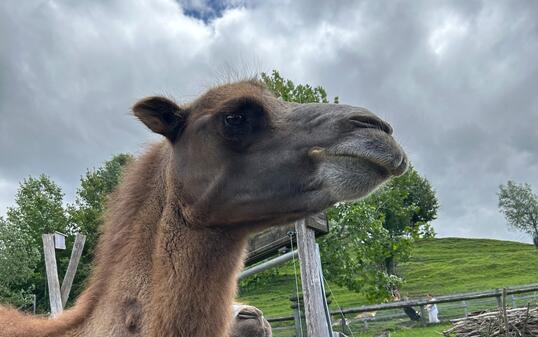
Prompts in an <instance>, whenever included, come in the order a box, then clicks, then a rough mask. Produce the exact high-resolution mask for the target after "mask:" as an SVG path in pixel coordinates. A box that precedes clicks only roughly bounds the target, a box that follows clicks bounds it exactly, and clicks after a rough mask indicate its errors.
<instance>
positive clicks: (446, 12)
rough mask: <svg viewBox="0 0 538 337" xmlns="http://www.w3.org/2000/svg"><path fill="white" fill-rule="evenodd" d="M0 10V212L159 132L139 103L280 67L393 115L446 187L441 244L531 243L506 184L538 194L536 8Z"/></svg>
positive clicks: (345, 5)
mask: <svg viewBox="0 0 538 337" xmlns="http://www.w3.org/2000/svg"><path fill="white" fill-rule="evenodd" d="M317 2H318V3H315V2H313V1H308V0H300V1H297V0H293V1H291V0H289V1H267V0H264V1H261V0H260V1H252V2H242V1H229V2H227V3H219V4H218V5H217V4H216V2H215V1H209V2H204V1H202V0H194V1H186V2H181V1H180V2H177V1H174V0H138V1H130V0H124V1H120V0H118V1H116V0H106V1H105V0H103V1H67V0H66V1H59V0H57V1H54V0H50V1H33V0H32V1H31V0H24V1H20V0H18V1H12V0H3V1H1V2H0V43H1V48H0V117H1V118H0V214H4V213H5V211H6V208H7V207H8V206H9V205H12V204H13V200H14V195H15V193H16V190H17V186H18V184H19V182H20V181H21V180H22V179H23V178H25V177H27V176H29V175H39V174H40V173H45V174H47V175H49V176H51V177H52V178H53V179H54V180H55V181H56V182H57V183H59V184H60V185H61V187H62V189H63V190H64V192H65V193H66V201H67V202H69V201H71V200H72V199H73V194H74V191H75V190H76V188H77V186H78V183H79V179H80V176H81V175H82V174H83V173H84V172H85V171H86V169H87V168H92V167H98V166H100V165H101V164H102V163H103V162H104V161H105V160H107V159H109V158H110V157H111V156H112V155H114V154H117V153H119V152H131V153H137V152H140V150H141V149H142V148H143V146H144V145H145V144H148V143H150V142H152V141H154V140H155V139H157V137H155V136H152V135H151V134H150V133H149V132H148V131H147V130H146V129H145V128H144V127H143V126H142V125H141V124H140V123H138V122H136V121H135V119H134V118H133V117H131V115H130V114H129V107H130V106H131V105H132V104H133V103H134V102H135V100H136V99H137V98H140V97H143V96H147V95H151V94H160V93H164V94H167V95H171V96H173V97H175V98H176V99H177V100H178V101H189V100H191V99H193V98H195V97H196V96H197V95H198V94H200V93H201V92H203V90H204V89H206V88H208V87H209V86H211V85H212V84H214V83H216V82H218V81H222V80H223V78H225V76H226V75H227V74H229V73H231V72H236V73H239V74H243V75H251V74H253V73H255V72H260V71H266V72H268V71H271V70H272V69H278V70H280V72H281V73H282V74H283V75H284V76H285V77H287V78H290V79H292V80H294V81H296V82H300V83H310V84H314V85H322V86H324V87H325V88H326V89H327V91H328V93H329V95H331V96H339V97H340V102H341V103H346V104H352V105H358V106H364V107H367V108H369V109H370V110H372V111H374V112H376V113H377V114H379V115H380V116H382V117H384V118H385V119H387V120H388V121H389V122H390V123H391V124H392V125H393V127H394V129H395V136H396V138H397V139H398V140H399V141H400V142H401V143H402V144H403V146H404V148H405V149H406V150H407V152H408V154H409V156H410V158H411V161H412V162H413V164H414V165H415V167H416V168H417V169H418V170H419V172H421V173H422V174H423V175H425V176H426V177H427V178H428V179H429V180H430V182H431V183H432V184H433V186H434V188H435V189H436V191H437V193H438V197H439V199H440V204H441V209H440V212H439V219H438V220H436V221H435V222H434V226H435V230H436V231H437V233H438V235H439V236H441V237H443V236H461V237H487V238H497V239H510V240H520V241H529V240H528V239H527V238H525V236H524V235H522V234H518V233H514V232H510V231H508V230H507V229H506V224H505V221H504V219H503V217H502V216H501V215H500V214H499V212H498V209H497V195H496V193H497V190H498V186H499V184H501V183H504V182H506V181H507V180H508V179H512V180H516V181H518V182H528V183H530V184H531V185H532V186H533V187H534V189H535V191H538V175H537V173H538V132H537V130H536V129H537V127H538V62H537V60H538V1H532V0H529V1H471V0H464V1H450V2H448V1H447V2H443V1H378V0H372V1H334V2H332V1H317Z"/></svg>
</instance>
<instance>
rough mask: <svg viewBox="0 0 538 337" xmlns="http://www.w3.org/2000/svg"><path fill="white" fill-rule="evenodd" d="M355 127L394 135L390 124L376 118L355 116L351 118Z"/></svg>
mask: <svg viewBox="0 0 538 337" xmlns="http://www.w3.org/2000/svg"><path fill="white" fill-rule="evenodd" d="M349 120H350V121H351V123H352V124H353V125H354V126H357V127H359V128H365V129H378V130H382V131H383V132H385V133H388V134H389V135H392V131H393V130H392V127H391V126H390V125H389V123H387V122H384V121H382V120H381V119H379V118H377V117H375V116H365V115H355V116H352V117H350V118H349Z"/></svg>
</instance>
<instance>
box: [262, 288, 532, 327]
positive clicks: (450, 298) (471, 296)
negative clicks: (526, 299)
mask: <svg viewBox="0 0 538 337" xmlns="http://www.w3.org/2000/svg"><path fill="white" fill-rule="evenodd" d="M537 291H538V283H533V284H527V285H524V286H517V287H510V288H506V294H507V295H515V294H523V293H530V292H537ZM502 295H503V292H502V289H491V290H486V291H480V292H469V293H462V294H453V295H446V296H439V297H437V298H435V299H434V300H431V301H430V300H428V299H422V298H421V299H414V300H409V301H398V302H390V303H383V304H373V305H364V306H360V307H354V308H347V309H342V310H333V311H331V315H332V316H337V315H338V316H342V315H347V314H359V313H364V312H372V311H382V310H390V309H403V308H405V307H424V306H426V305H428V304H438V303H449V302H461V301H469V300H476V299H483V298H497V301H498V303H500V302H499V301H500V298H501V297H502ZM267 320H268V321H269V322H271V323H272V322H285V321H292V320H293V316H283V317H270V318H268V319H267Z"/></svg>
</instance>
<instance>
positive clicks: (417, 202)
mask: <svg viewBox="0 0 538 337" xmlns="http://www.w3.org/2000/svg"><path fill="white" fill-rule="evenodd" d="M261 77H262V80H263V81H264V83H265V84H266V86H267V87H268V88H269V89H270V90H271V91H273V93H274V94H275V95H276V96H277V97H280V98H282V99H283V100H285V101H290V102H297V103H328V102H329V100H328V98H327V92H326V91H325V89H324V88H323V87H321V86H317V87H312V86H310V85H308V84H306V85H302V84H298V85H296V84H295V83H293V82H292V81H290V80H285V79H284V78H283V77H282V76H281V75H280V73H279V72H278V71H276V70H273V72H272V74H271V75H267V74H265V73H262V75H261ZM338 101H339V99H338V97H335V98H334V103H338ZM438 207H439V205H438V202H437V198H436V196H435V192H434V191H433V189H432V187H431V185H430V183H429V182H428V180H427V179H426V178H424V177H422V176H420V174H418V172H417V171H416V170H415V169H414V168H412V167H410V168H409V170H408V171H407V173H406V174H404V175H402V176H400V177H398V178H395V179H392V180H391V181H390V182H389V183H387V184H386V185H385V186H384V187H382V188H381V189H379V190H378V192H376V193H374V194H373V195H372V196H370V197H369V198H367V199H365V200H363V201H359V202H355V203H341V204H339V205H337V206H336V207H334V208H331V209H329V210H328V217H329V221H330V227H331V229H330V233H329V234H328V235H326V236H325V237H323V238H322V239H321V240H320V250H321V255H322V260H323V261H324V268H325V269H326V271H327V273H326V275H327V278H328V279H329V280H332V281H334V282H335V283H337V284H339V285H341V286H345V287H347V288H348V289H350V290H353V291H357V292H361V293H363V294H365V296H366V297H367V298H368V299H369V300H370V301H380V300H383V299H386V298H388V297H389V296H390V295H391V293H392V292H393V291H394V290H395V289H398V288H399V286H400V285H401V283H402V279H401V278H400V277H398V276H397V275H396V266H397V263H398V262H399V261H405V260H406V259H407V258H408V257H409V255H410V253H411V247H412V244H413V241H414V240H415V239H417V238H426V237H433V236H434V235H435V233H434V231H433V228H432V227H431V225H430V224H429V222H430V221H432V220H433V219H435V218H436V215H437V209H438Z"/></svg>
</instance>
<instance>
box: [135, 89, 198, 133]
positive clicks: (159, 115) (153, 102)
mask: <svg viewBox="0 0 538 337" xmlns="http://www.w3.org/2000/svg"><path fill="white" fill-rule="evenodd" d="M133 112H134V115H135V116H136V117H137V118H138V119H140V121H142V123H144V124H146V126H147V127H148V128H149V129H150V130H151V131H153V132H155V133H159V134H161V135H163V136H165V137H166V138H168V139H169V140H170V141H171V142H174V141H175V140H176V138H177V136H178V135H179V133H180V131H181V130H182V129H183V127H184V124H185V120H186V119H187V118H186V117H187V112H186V111H185V109H182V108H180V107H179V106H178V105H177V104H176V103H174V102H173V101H171V100H170V99H168V98H165V97H160V96H152V97H146V98H144V99H141V100H140V101H138V102H137V103H136V104H135V105H134V106H133Z"/></svg>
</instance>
